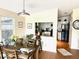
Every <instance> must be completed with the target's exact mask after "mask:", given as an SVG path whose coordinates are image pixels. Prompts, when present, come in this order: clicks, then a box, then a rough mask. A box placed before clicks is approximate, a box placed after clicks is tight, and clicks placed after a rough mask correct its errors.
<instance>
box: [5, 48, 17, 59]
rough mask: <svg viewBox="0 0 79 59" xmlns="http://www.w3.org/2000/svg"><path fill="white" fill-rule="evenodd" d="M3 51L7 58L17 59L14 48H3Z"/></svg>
mask: <svg viewBox="0 0 79 59" xmlns="http://www.w3.org/2000/svg"><path fill="white" fill-rule="evenodd" d="M4 51H5V53H6V57H7V59H18V58H17V53H16V50H15V49H8V48H4Z"/></svg>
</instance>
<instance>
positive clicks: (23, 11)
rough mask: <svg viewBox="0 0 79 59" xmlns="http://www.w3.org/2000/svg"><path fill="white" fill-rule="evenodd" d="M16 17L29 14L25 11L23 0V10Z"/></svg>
mask: <svg viewBox="0 0 79 59" xmlns="http://www.w3.org/2000/svg"><path fill="white" fill-rule="evenodd" d="M18 15H29V16H30V14H29V13H28V12H26V11H25V0H23V10H22V12H19V13H18Z"/></svg>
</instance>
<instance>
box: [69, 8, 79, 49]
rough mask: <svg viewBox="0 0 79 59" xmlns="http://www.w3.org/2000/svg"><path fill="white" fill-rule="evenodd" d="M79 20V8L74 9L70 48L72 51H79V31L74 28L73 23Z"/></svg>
mask: <svg viewBox="0 0 79 59" xmlns="http://www.w3.org/2000/svg"><path fill="white" fill-rule="evenodd" d="M77 19H79V8H78V9H73V14H72V21H71V27H70V28H71V29H70V30H71V31H70V34H71V35H70V37H71V38H70V47H71V48H72V49H79V30H76V29H74V28H73V26H72V23H73V22H74V21H75V20H77Z"/></svg>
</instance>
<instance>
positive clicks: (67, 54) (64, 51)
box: [58, 48, 72, 56]
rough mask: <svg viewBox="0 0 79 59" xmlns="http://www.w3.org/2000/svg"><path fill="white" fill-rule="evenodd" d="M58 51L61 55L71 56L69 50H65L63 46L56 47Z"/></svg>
mask: <svg viewBox="0 0 79 59" xmlns="http://www.w3.org/2000/svg"><path fill="white" fill-rule="evenodd" d="M58 52H60V53H61V54H62V55H63V56H71V55H72V54H71V53H70V52H69V51H67V50H65V49H63V48H60V49H58Z"/></svg>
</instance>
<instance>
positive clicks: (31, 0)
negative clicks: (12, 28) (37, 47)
mask: <svg viewBox="0 0 79 59" xmlns="http://www.w3.org/2000/svg"><path fill="white" fill-rule="evenodd" d="M22 1H23V0H0V8H4V9H8V10H11V11H14V12H19V11H22ZM53 8H59V16H66V15H69V14H70V13H71V12H72V9H73V8H79V0H26V11H27V12H29V13H36V12H39V11H44V10H46V9H53Z"/></svg>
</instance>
